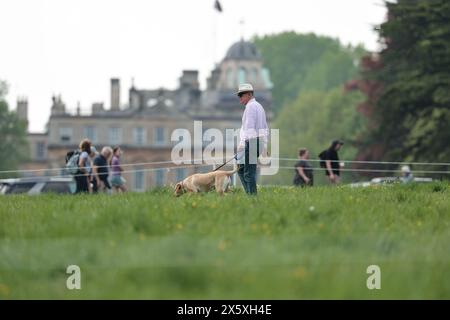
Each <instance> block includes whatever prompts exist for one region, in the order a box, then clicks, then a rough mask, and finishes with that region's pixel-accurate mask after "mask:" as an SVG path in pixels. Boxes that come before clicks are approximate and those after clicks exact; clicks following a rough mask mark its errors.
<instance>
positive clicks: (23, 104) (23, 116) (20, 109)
mask: <svg viewBox="0 0 450 320" xmlns="http://www.w3.org/2000/svg"><path fill="white" fill-rule="evenodd" d="M17 116H18V117H19V119H20V120H22V121H25V123H26V127H27V130H28V100H27V98H24V97H20V98H18V99H17Z"/></svg>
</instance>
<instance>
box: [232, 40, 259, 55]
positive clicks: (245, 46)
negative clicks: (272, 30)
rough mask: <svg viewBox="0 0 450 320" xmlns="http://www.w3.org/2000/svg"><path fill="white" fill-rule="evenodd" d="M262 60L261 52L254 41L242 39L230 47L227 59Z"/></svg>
mask: <svg viewBox="0 0 450 320" xmlns="http://www.w3.org/2000/svg"><path fill="white" fill-rule="evenodd" d="M228 59H232V60H260V59H261V54H260V53H259V51H258V49H257V48H256V46H255V45H254V44H253V43H252V42H248V41H244V40H241V41H239V42H236V43H235V44H233V45H232V46H231V47H230V49H228V51H227V54H226V56H225V60H228Z"/></svg>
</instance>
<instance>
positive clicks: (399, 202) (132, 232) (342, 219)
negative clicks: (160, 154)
mask: <svg viewBox="0 0 450 320" xmlns="http://www.w3.org/2000/svg"><path fill="white" fill-rule="evenodd" d="M449 195H450V188H449V185H448V184H429V185H420V186H419V185H411V186H401V185H398V186H391V187H379V188H361V189H350V188H347V187H340V188H331V187H316V188H310V189H294V188H261V189H260V193H259V194H258V196H257V197H247V196H246V195H245V194H243V193H242V192H241V191H240V190H237V191H235V192H234V193H232V194H228V195H226V196H224V197H219V196H217V195H216V194H215V193H209V194H201V195H184V196H183V197H180V198H174V197H173V196H172V192H171V191H170V190H154V191H152V192H148V193H144V194H131V193H130V194H126V195H115V196H107V195H99V196H89V195H86V196H57V195H44V196H35V197H28V196H8V197H2V198H1V200H0V299H5V298H6V299H28V298H38V299H44V298H50V299H53V298H61V299H98V298H106V299H109V298H112V299H116V298H124V299H176V298H178V299H335V298H338V299H358V298H361V299H394V298H405V299H419V298H424V299H431V298H437V299H450V276H449V274H448V272H449V270H450V197H449ZM311 207H314V210H312V208H311ZM72 264H76V265H78V266H79V267H80V268H81V286H82V289H81V290H68V289H67V288H66V279H67V277H68V276H69V275H68V274H66V268H67V266H68V265H72ZM372 264H375V265H378V266H380V268H381V290H368V289H367V287H366V280H367V277H368V276H369V275H368V274H367V273H366V269H367V267H368V266H369V265H372Z"/></svg>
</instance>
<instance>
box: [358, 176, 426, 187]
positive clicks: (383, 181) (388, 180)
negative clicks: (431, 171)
mask: <svg viewBox="0 0 450 320" xmlns="http://www.w3.org/2000/svg"><path fill="white" fill-rule="evenodd" d="M401 182H402V181H401V179H400V177H379V178H373V179H372V180H370V181H364V182H355V183H351V184H350V187H352V188H357V187H370V186H377V185H390V184H394V183H401ZM429 182H433V179H432V178H422V177H415V178H414V183H429Z"/></svg>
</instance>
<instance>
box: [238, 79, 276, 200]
mask: <svg viewBox="0 0 450 320" xmlns="http://www.w3.org/2000/svg"><path fill="white" fill-rule="evenodd" d="M253 92H254V91H253V86H252V85H251V84H249V83H244V84H241V85H240V86H239V89H238V92H237V95H238V96H239V102H240V103H241V104H242V105H244V106H245V110H244V114H243V116H242V126H241V130H240V142H239V147H238V153H237V156H236V159H237V160H239V159H241V158H243V159H244V161H243V162H244V163H243V164H242V163H241V164H239V170H238V175H239V178H240V179H241V182H242V185H243V187H244V190H245V192H246V193H247V194H252V195H256V194H257V188H256V165H257V161H258V157H259V155H260V152H261V151H262V150H266V148H267V137H268V134H269V129H268V126H267V120H266V112H265V111H264V108H263V107H262V106H261V104H260V103H259V102H257V101H256V99H255V98H254V96H253Z"/></svg>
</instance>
